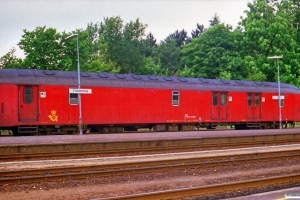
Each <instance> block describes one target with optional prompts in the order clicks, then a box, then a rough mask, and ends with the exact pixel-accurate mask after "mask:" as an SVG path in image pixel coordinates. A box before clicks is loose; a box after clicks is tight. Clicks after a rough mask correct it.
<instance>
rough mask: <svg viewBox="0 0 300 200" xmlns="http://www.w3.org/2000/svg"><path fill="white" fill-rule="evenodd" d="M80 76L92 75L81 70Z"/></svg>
mask: <svg viewBox="0 0 300 200" xmlns="http://www.w3.org/2000/svg"><path fill="white" fill-rule="evenodd" d="M80 76H82V77H90V75H89V74H88V73H86V72H80Z"/></svg>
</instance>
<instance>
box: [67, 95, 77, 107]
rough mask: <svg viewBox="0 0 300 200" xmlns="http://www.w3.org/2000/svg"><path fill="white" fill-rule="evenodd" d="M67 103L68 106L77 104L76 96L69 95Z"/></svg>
mask: <svg viewBox="0 0 300 200" xmlns="http://www.w3.org/2000/svg"><path fill="white" fill-rule="evenodd" d="M69 103H70V105H77V104H78V94H73V93H69Z"/></svg>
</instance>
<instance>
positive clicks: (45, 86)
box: [0, 69, 300, 135]
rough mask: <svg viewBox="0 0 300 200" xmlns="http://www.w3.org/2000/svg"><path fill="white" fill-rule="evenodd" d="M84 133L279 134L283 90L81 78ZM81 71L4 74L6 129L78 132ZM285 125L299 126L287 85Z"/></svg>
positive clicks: (210, 82) (0, 99) (1, 99)
mask: <svg viewBox="0 0 300 200" xmlns="http://www.w3.org/2000/svg"><path fill="white" fill-rule="evenodd" d="M80 75H81V89H89V90H86V91H91V93H90V94H82V95H80V96H81V106H82V122H83V124H84V127H85V130H90V129H92V131H100V132H103V133H107V132H123V131H128V130H130V131H134V130H137V129H138V128H149V129H152V130H156V131H179V130H184V131H186V130H195V129H196V128H199V127H206V128H215V127H216V126H217V125H219V124H226V125H232V126H235V128H236V129H244V128H249V127H257V128H272V127H273V128H275V127H278V125H279V106H278V85H277V83H271V82H251V81H234V80H230V81H229V80H214V79H204V78H182V77H159V76H147V75H132V74H108V73H87V72H81V74H80ZM77 76H78V75H77V72H64V71H50V70H30V69H1V70H0V92H1V96H0V106H1V107H0V109H1V110H0V128H1V129H11V130H12V131H13V133H14V134H15V135H18V134H70V133H76V132H77V131H78V130H77V129H78V123H79V117H78V116H79V106H78V94H76V93H73V92H72V91H73V89H76V88H77V81H78V79H77ZM280 88H281V96H282V102H281V104H282V107H281V110H282V123H283V124H284V125H287V124H293V123H294V122H296V121H300V108H299V105H300V104H299V102H300V92H299V90H298V88H297V87H295V86H293V85H289V84H281V85H280Z"/></svg>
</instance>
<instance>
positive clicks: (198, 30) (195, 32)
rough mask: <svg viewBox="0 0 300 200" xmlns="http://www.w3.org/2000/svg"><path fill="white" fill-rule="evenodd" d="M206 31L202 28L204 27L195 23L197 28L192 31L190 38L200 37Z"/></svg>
mask: <svg viewBox="0 0 300 200" xmlns="http://www.w3.org/2000/svg"><path fill="white" fill-rule="evenodd" d="M205 30H206V28H204V25H203V24H202V25H200V24H198V23H197V28H196V29H195V30H192V32H191V35H192V38H197V37H199V36H200V35H202V33H203V32H204V31H205Z"/></svg>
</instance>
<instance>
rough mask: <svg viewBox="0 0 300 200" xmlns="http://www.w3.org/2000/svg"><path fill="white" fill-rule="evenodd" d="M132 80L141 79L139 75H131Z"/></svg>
mask: <svg viewBox="0 0 300 200" xmlns="http://www.w3.org/2000/svg"><path fill="white" fill-rule="evenodd" d="M132 78H134V79H142V77H141V76H140V75H135V74H132Z"/></svg>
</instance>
